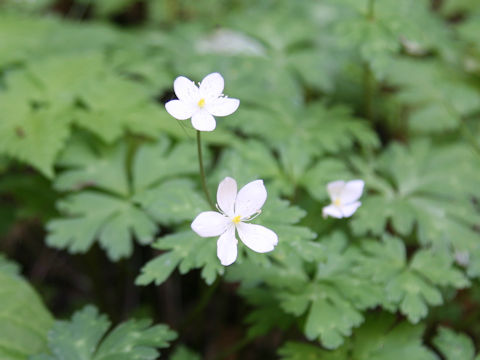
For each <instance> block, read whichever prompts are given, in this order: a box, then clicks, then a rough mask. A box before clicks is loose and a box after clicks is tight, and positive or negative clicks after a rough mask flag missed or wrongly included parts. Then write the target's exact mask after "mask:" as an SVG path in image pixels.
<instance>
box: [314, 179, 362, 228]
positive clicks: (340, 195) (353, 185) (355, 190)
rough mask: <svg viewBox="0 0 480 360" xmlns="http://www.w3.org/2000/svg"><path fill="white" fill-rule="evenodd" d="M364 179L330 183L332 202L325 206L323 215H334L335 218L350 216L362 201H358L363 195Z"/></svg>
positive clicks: (329, 193)
mask: <svg viewBox="0 0 480 360" xmlns="http://www.w3.org/2000/svg"><path fill="white" fill-rule="evenodd" d="M364 185H365V183H364V182H363V180H352V181H348V182H345V181H343V180H338V181H333V182H331V183H328V185H327V192H328V195H329V196H330V200H331V201H332V203H331V204H330V205H328V206H325V207H324V208H323V211H322V214H323V217H327V216H332V217H335V218H338V219H340V218H343V217H350V216H352V215H353V213H354V212H355V211H356V210H357V209H358V207H359V206H360V205H362V203H361V202H360V201H358V199H359V198H360V196H362V192H363V187H364Z"/></svg>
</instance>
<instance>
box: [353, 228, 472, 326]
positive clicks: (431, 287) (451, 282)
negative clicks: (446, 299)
mask: <svg viewBox="0 0 480 360" xmlns="http://www.w3.org/2000/svg"><path fill="white" fill-rule="evenodd" d="M361 248H362V251H363V252H364V254H365V255H366V257H364V258H362V257H360V258H359V259H358V263H357V264H356V266H355V272H356V273H358V274H360V275H361V276H362V277H363V278H365V279H371V280H372V281H373V282H374V283H377V284H379V285H381V286H382V288H384V289H385V292H386V303H385V304H383V305H384V307H385V308H387V309H389V310H391V311H395V310H397V309H399V310H400V311H401V312H402V313H403V314H404V315H406V316H407V317H408V319H409V320H410V321H411V322H413V323H417V322H418V321H419V320H420V319H422V318H424V317H425V316H426V315H427V313H428V306H429V305H430V306H435V305H440V304H442V303H443V297H442V294H441V292H440V289H439V288H441V287H443V288H445V287H453V288H456V289H461V288H465V287H467V286H468V285H469V284H470V282H469V281H468V279H467V278H466V277H465V276H464V275H463V273H462V272H461V271H459V270H458V269H455V268H454V266H453V259H452V257H451V256H450V255H449V254H448V253H447V252H445V251H434V250H431V249H428V250H427V249H422V250H419V251H417V252H416V253H415V255H414V256H413V258H412V260H411V261H410V263H409V264H407V260H406V249H405V245H404V243H403V242H402V241H401V240H400V239H398V238H394V237H384V239H383V241H382V242H377V241H364V242H362V244H361Z"/></svg>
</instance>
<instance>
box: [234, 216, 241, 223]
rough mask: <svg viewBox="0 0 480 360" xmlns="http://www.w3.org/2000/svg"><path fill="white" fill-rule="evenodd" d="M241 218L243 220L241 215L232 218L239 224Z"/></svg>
mask: <svg viewBox="0 0 480 360" xmlns="http://www.w3.org/2000/svg"><path fill="white" fill-rule="evenodd" d="M240 220H241V217H240V215H237V216H235V217H234V218H233V219H232V221H233V223H234V224H238V223H239V222H240Z"/></svg>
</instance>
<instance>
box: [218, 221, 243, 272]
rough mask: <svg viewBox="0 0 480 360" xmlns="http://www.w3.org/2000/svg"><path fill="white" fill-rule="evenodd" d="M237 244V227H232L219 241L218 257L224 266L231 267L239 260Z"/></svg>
mask: <svg viewBox="0 0 480 360" xmlns="http://www.w3.org/2000/svg"><path fill="white" fill-rule="evenodd" d="M237 244H238V240H237V239H235V226H230V227H229V228H228V230H227V231H225V232H224V233H223V234H222V235H221V236H220V237H219V238H218V241H217V256H218V258H219V259H220V262H221V263H222V265H223V266H228V265H231V264H233V263H234V262H235V260H237Z"/></svg>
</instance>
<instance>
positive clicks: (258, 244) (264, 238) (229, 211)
mask: <svg viewBox="0 0 480 360" xmlns="http://www.w3.org/2000/svg"><path fill="white" fill-rule="evenodd" d="M266 199H267V190H266V189H265V186H264V185H263V181H262V180H255V181H252V182H250V183H248V184H247V185H245V186H244V187H242V188H241V189H240V191H238V193H237V182H236V181H235V180H234V179H232V178H230V177H226V178H225V179H223V180H222V182H220V184H219V185H218V190H217V208H218V210H219V211H218V212H217V211H205V212H202V213H200V214H199V215H198V216H197V217H196V218H195V220H193V222H192V229H193V231H195V232H196V233H197V234H198V235H200V236H202V237H210V236H220V237H219V238H218V241H217V256H218V258H219V259H220V262H221V263H222V265H225V266H227V265H231V264H233V263H234V262H235V260H236V259H237V244H238V240H237V239H236V237H235V232H236V231H237V232H238V236H239V237H240V240H242V242H243V243H244V244H245V245H246V246H247V247H249V248H250V249H251V250H253V251H256V252H258V253H265V252H269V251H272V250H273V249H274V248H275V246H276V245H277V243H278V237H277V234H275V233H274V232H273V231H272V230H270V229H268V228H266V227H264V226H261V225H256V224H248V223H246V222H247V221H250V220H252V219H253V218H255V217H256V216H258V215H259V214H260V213H261V208H262V206H263V204H264V203H265V201H266Z"/></svg>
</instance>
